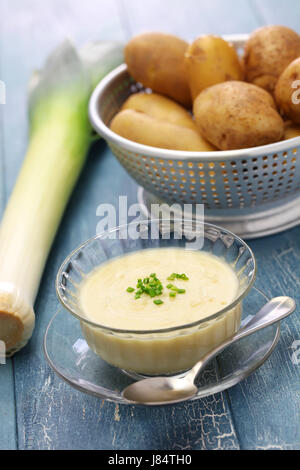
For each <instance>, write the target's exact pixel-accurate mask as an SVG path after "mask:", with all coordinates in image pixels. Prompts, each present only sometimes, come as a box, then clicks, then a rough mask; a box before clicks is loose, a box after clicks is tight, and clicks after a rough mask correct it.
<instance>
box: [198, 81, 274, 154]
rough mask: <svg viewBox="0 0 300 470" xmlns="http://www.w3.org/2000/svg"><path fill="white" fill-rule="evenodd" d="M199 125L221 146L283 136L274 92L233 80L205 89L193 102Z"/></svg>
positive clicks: (234, 146)
mask: <svg viewBox="0 0 300 470" xmlns="http://www.w3.org/2000/svg"><path fill="white" fill-rule="evenodd" d="M194 114H195V119H196V125H197V127H198V129H199V131H200V133H201V134H202V135H203V137H204V138H205V139H207V140H208V141H209V142H211V143H212V144H213V145H215V146H216V147H218V148H219V149H221V150H233V149H242V148H249V147H256V146H258V145H265V144H270V143H271V142H276V141H278V140H280V139H281V138H282V136H283V120H282V119H281V117H280V115H279V113H278V112H277V111H276V109H275V104H274V101H273V98H272V96H271V95H270V94H269V93H268V92H266V91H265V90H263V89H262V88H259V87H257V86H255V85H252V84H250V83H245V82H239V81H230V82H224V83H219V84H217V85H213V86H212V87H210V88H207V89H206V90H204V91H202V93H200V95H198V97H197V98H196V100H195V102H194Z"/></svg>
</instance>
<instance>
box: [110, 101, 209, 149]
mask: <svg viewBox="0 0 300 470" xmlns="http://www.w3.org/2000/svg"><path fill="white" fill-rule="evenodd" d="M110 128H111V130H112V131H113V132H115V133H116V134H119V135H120V136H122V137H125V139H129V140H133V141H134V142H138V143H139V144H144V145H150V146H151V147H159V148H164V149H170V150H191V151H200V152H209V151H212V150H216V149H215V148H214V147H213V146H212V145H210V144H209V143H208V142H206V141H205V139H203V138H202V137H201V135H199V134H198V132H197V131H196V130H193V129H189V128H187V127H182V126H177V125H175V124H171V123H170V122H166V121H162V120H160V119H155V118H153V117H151V116H148V115H147V114H145V113H140V112H138V111H134V110H133V109H124V110H123V111H120V112H119V113H118V114H116V116H115V117H114V118H113V120H112V122H111V124H110Z"/></svg>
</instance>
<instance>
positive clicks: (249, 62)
mask: <svg viewBox="0 0 300 470" xmlns="http://www.w3.org/2000/svg"><path fill="white" fill-rule="evenodd" d="M299 56H300V36H299V34H297V33H296V32H295V31H293V30H292V29H290V28H287V27H285V26H263V27H262V28H259V29H257V30H256V31H254V32H253V33H252V34H251V35H250V37H249V39H248V41H247V42H246V44H245V52H244V62H245V73H246V80H247V81H248V82H251V83H253V84H255V85H258V86H260V87H262V88H264V89H265V90H267V91H269V92H271V93H273V91H274V88H275V85H276V82H277V80H278V77H279V76H280V75H281V73H282V72H283V71H284V69H285V68H286V67H287V66H288V65H289V64H290V63H291V62H292V61H293V60H294V59H296V58H297V57H299Z"/></svg>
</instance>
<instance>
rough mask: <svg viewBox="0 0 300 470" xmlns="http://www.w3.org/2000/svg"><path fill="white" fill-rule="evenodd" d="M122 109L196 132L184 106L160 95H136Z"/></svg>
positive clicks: (143, 93)
mask: <svg viewBox="0 0 300 470" xmlns="http://www.w3.org/2000/svg"><path fill="white" fill-rule="evenodd" d="M121 109H122V110H123V109H134V110H135V111H140V112H142V113H146V114H148V116H151V117H153V118H156V119H160V120H162V121H167V122H170V123H171V124H176V125H178V126H182V127H188V128H189V129H194V130H196V124H195V122H194V120H193V118H192V116H191V114H190V113H189V112H188V111H187V110H186V109H185V108H184V107H183V106H181V105H180V104H178V103H176V102H175V101H173V100H171V99H170V98H167V97H166V96H163V95H159V94H158V93H145V92H140V93H134V94H133V95H131V96H129V98H127V100H126V101H125V103H123V106H122V108H121Z"/></svg>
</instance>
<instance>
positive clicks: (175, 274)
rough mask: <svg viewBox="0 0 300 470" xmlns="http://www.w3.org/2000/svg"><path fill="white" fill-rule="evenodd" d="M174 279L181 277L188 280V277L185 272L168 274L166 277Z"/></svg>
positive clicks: (170, 279) (169, 279)
mask: <svg viewBox="0 0 300 470" xmlns="http://www.w3.org/2000/svg"><path fill="white" fill-rule="evenodd" d="M175 279H181V280H182V281H188V280H189V278H188V277H187V275H186V274H184V273H183V274H178V273H172V274H170V276H169V277H167V280H168V281H174V280H175Z"/></svg>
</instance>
